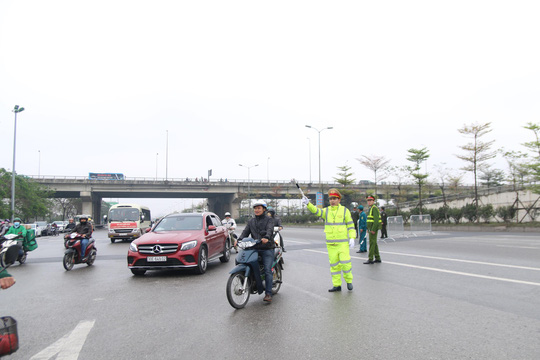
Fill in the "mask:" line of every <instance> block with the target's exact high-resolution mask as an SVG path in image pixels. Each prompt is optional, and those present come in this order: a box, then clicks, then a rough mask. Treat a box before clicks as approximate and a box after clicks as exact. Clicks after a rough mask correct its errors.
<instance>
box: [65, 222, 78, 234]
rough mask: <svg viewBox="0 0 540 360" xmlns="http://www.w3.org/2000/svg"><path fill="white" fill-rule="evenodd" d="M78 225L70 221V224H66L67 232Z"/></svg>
mask: <svg viewBox="0 0 540 360" xmlns="http://www.w3.org/2000/svg"><path fill="white" fill-rule="evenodd" d="M76 226H77V225H75V223H68V224H67V225H66V232H68V231H70V230H73V229H75V227H76Z"/></svg>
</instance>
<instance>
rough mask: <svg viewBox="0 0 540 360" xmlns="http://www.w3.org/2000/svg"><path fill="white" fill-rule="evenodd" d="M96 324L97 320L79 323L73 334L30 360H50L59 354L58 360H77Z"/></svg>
mask: <svg viewBox="0 0 540 360" xmlns="http://www.w3.org/2000/svg"><path fill="white" fill-rule="evenodd" d="M94 323H95V320H88V321H81V322H79V323H78V324H77V326H76V327H75V329H74V330H73V331H72V332H71V333H69V334H66V335H64V336H63V337H62V338H60V339H59V340H57V341H56V342H55V343H53V344H52V345H50V346H49V347H47V348H45V349H43V350H41V351H40V352H39V353H37V354H36V355H34V356H32V357H31V358H30V360H49V359H52V358H53V357H54V356H55V355H56V354H58V356H57V357H56V360H77V359H78V358H79V353H80V352H81V349H82V347H83V345H84V342H85V341H86V337H87V336H88V333H90V330H92V327H93V326H94Z"/></svg>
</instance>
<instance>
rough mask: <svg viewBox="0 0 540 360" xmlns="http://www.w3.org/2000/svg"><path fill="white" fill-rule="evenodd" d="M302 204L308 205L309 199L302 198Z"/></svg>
mask: <svg viewBox="0 0 540 360" xmlns="http://www.w3.org/2000/svg"><path fill="white" fill-rule="evenodd" d="M302 204H304V205H306V206H307V204H309V199H308V197H307V196H302Z"/></svg>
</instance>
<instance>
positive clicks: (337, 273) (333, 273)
mask: <svg viewBox="0 0 540 360" xmlns="http://www.w3.org/2000/svg"><path fill="white" fill-rule="evenodd" d="M330 274H331V275H341V271H337V272H336V271H334V272H331V273H330Z"/></svg>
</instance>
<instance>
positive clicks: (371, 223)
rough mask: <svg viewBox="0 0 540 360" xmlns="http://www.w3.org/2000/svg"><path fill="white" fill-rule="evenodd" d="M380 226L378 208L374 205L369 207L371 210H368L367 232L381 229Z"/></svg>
mask: <svg viewBox="0 0 540 360" xmlns="http://www.w3.org/2000/svg"><path fill="white" fill-rule="evenodd" d="M373 210H375V211H373ZM381 226H382V220H381V213H380V212H379V208H378V207H376V206H375V205H371V208H370V209H369V215H368V217H367V228H368V230H369V231H377V230H379V229H380V228H381Z"/></svg>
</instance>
